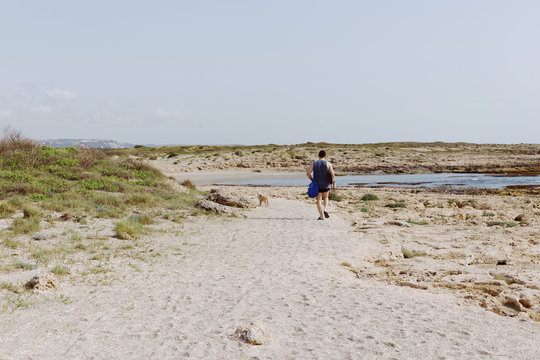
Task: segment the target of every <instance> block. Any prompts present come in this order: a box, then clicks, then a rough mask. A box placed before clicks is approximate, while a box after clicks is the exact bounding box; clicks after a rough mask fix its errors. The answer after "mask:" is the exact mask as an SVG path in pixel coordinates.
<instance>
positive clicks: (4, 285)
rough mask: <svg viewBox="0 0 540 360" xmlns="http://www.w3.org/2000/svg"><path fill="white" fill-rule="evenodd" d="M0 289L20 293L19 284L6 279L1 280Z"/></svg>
mask: <svg viewBox="0 0 540 360" xmlns="http://www.w3.org/2000/svg"><path fill="white" fill-rule="evenodd" d="M0 290H7V291H11V292H14V293H18V292H19V291H20V289H19V287H18V286H17V285H15V284H13V283H10V282H6V281H2V282H0Z"/></svg>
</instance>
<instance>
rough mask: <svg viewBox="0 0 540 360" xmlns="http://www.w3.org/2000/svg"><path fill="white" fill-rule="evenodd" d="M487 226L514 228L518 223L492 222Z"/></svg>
mask: <svg viewBox="0 0 540 360" xmlns="http://www.w3.org/2000/svg"><path fill="white" fill-rule="evenodd" d="M487 226H503V227H514V226H517V223H515V222H512V221H492V222H490V223H488V224H487Z"/></svg>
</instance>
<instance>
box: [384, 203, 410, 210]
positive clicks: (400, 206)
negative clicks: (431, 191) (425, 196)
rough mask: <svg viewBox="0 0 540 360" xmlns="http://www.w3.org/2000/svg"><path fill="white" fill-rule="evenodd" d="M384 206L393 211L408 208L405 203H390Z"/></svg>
mask: <svg viewBox="0 0 540 360" xmlns="http://www.w3.org/2000/svg"><path fill="white" fill-rule="evenodd" d="M384 206H385V207H387V208H391V209H399V208H406V207H407V205H405V203H404V202H397V203H390V204H386V205H384Z"/></svg>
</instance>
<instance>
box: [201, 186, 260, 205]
mask: <svg viewBox="0 0 540 360" xmlns="http://www.w3.org/2000/svg"><path fill="white" fill-rule="evenodd" d="M207 199H208V200H210V201H213V202H216V203H218V204H221V205H226V206H233V207H238V208H253V207H255V204H254V203H253V202H252V201H251V200H250V199H248V198H246V197H244V196H241V195H238V194H235V193H233V192H225V191H223V190H221V189H211V190H210V194H209V195H208V198H207Z"/></svg>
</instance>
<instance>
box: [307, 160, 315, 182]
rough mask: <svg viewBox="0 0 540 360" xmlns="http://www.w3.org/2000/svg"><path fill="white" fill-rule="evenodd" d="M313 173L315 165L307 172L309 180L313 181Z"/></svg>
mask: <svg viewBox="0 0 540 360" xmlns="http://www.w3.org/2000/svg"><path fill="white" fill-rule="evenodd" d="M312 171H313V163H311V165H310V167H309V169H308V171H307V172H306V175H307V177H308V179H309V180H311V181H313V178H312V177H311V172H312Z"/></svg>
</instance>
